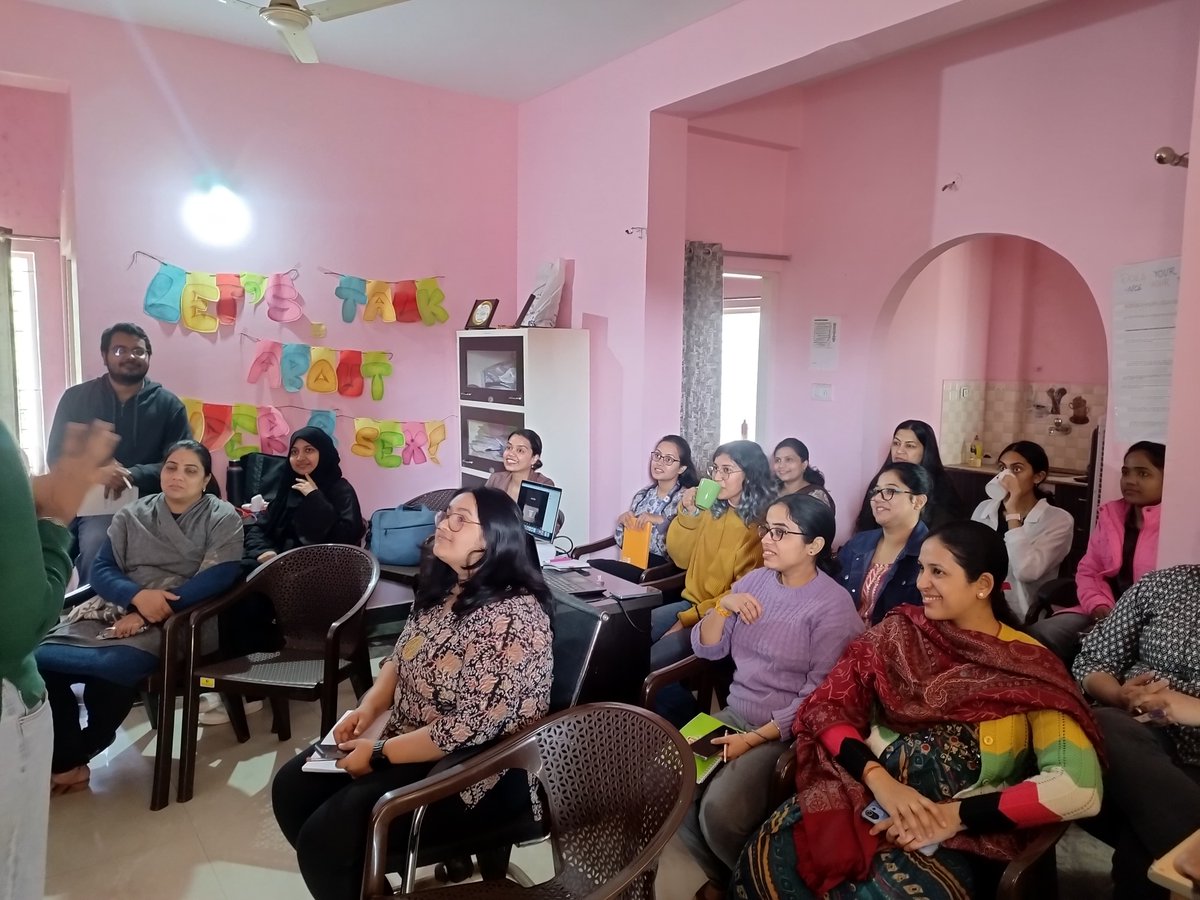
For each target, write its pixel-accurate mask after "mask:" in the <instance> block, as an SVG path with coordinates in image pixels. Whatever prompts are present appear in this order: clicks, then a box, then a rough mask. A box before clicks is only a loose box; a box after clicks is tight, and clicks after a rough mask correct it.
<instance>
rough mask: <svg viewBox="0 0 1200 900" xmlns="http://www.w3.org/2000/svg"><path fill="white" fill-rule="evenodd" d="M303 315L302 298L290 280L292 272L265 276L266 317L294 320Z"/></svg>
mask: <svg viewBox="0 0 1200 900" xmlns="http://www.w3.org/2000/svg"><path fill="white" fill-rule="evenodd" d="M302 315H304V298H303V297H301V296H300V292H299V291H297V290H296V285H295V284H294V283H293V282H292V273H291V272H283V273H281V274H278V275H271V276H270V277H269V278H267V318H269V319H270V320H271V321H272V322H285V323H286V322H295V321H296V320H297V319H299V318H300V317H301V316H302Z"/></svg>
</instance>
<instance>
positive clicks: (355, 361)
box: [337, 350, 363, 397]
mask: <svg viewBox="0 0 1200 900" xmlns="http://www.w3.org/2000/svg"><path fill="white" fill-rule="evenodd" d="M362 362H363V355H362V351H361V350H343V351H341V352H340V353H339V354H338V367H337V380H338V393H339V394H341V395H342V396H343V397H361V396H362V392H363V373H362Z"/></svg>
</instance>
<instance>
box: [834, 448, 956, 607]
mask: <svg viewBox="0 0 1200 900" xmlns="http://www.w3.org/2000/svg"><path fill="white" fill-rule="evenodd" d="M932 489H933V485H932V483H931V479H930V477H929V472H928V471H926V469H925V467H924V466H919V465H917V464H916V463H911V462H898V463H889V464H888V465H886V466H884V467H883V471H881V472H880V473H879V475H878V476H877V477H876V479H875V485H874V486H873V487H872V488H871V490H870V491H868V492H867V497H868V498H869V499H870V503H871V515H872V516H873V518H874V520H875V524H876V527H875V528H872V529H871V530H870V531H860V532H859V533H858V534H856V535H854V537H852V538H850V540H848V541H846V543H844V544H843V545H842V548H841V550H839V551H838V562H840V563H841V564H842V575H841V578H842V586H843V587H845V588H846V590H848V591H849V592H850V596H852V597H853V598H854V602H855V603H856V604H857V605H858V612H859V615H860V616H861V617H862V620H863V622H865V623H866V624H867V626H868V627H870V626H871V625H877V624H879V622H880V620H881V619H882V618H883V617H884V615H886V614H887V613H888V612H889V611H890V610H892V609H893V608H895V607H897V606H899V605H900V604H902V603H911V604H912V605H914V606H920V605H921V592H920V591H919V590H917V570H918V565H917V555H918V554H919V552H920V550H921V541H923V540H925V536H926V535H927V534H929V528H928V527H927V526H926V525H925V523H924V522H922V521H921V513H922V511H923V510H924V509H925V505H926V504H927V503H928V502H929V493H930V491H931V490H932Z"/></svg>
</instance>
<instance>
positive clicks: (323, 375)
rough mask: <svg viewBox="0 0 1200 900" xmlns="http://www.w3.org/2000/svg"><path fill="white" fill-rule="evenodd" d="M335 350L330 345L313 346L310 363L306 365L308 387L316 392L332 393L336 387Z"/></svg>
mask: <svg viewBox="0 0 1200 900" xmlns="http://www.w3.org/2000/svg"><path fill="white" fill-rule="evenodd" d="M336 362H337V351H336V350H334V349H333V348H332V347H313V348H312V363H311V364H310V365H309V367H308V381H307V383H308V389H309V390H310V391H315V392H316V393H318V394H333V393H336V392H337V389H338V379H337V371H336V370H335V369H334V363H336Z"/></svg>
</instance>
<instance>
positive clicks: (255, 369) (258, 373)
mask: <svg viewBox="0 0 1200 900" xmlns="http://www.w3.org/2000/svg"><path fill="white" fill-rule="evenodd" d="M282 353H283V345H282V344H281V343H279V341H259V342H258V343H257V344H256V345H255V348H254V360H253V361H252V362H251V363H250V371H249V372H247V373H246V381H248V382H250V384H256V383H257V382H258V379H260V378H262V377H263V376H264V375H266V376H267V384H269V385H270V386H271V387H273V388H277V387H279V386H280V384H282V377H283V376H282V375H281V374H280V371H279V358H280V356H281V355H282Z"/></svg>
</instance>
